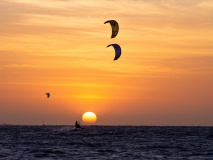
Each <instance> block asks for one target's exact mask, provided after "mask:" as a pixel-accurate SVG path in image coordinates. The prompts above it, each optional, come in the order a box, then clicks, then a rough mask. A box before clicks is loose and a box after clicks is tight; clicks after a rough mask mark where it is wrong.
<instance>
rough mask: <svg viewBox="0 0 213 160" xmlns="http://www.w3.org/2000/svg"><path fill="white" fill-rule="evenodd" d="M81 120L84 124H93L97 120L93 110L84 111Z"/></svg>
mask: <svg viewBox="0 0 213 160" xmlns="http://www.w3.org/2000/svg"><path fill="white" fill-rule="evenodd" d="M82 120H83V122H84V123H86V124H93V123H95V122H96V121H97V116H96V115H95V113H93V112H86V113H84V114H83V116H82Z"/></svg>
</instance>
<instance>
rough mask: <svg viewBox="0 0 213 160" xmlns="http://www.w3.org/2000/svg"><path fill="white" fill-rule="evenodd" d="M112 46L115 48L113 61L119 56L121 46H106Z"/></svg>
mask: <svg viewBox="0 0 213 160" xmlns="http://www.w3.org/2000/svg"><path fill="white" fill-rule="evenodd" d="M110 46H113V47H114V49H115V58H114V61H115V60H117V59H118V58H119V57H120V56H121V47H120V46H119V45H118V44H110V45H108V46H107V47H110Z"/></svg>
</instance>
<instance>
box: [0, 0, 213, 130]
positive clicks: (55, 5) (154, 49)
mask: <svg viewBox="0 0 213 160" xmlns="http://www.w3.org/2000/svg"><path fill="white" fill-rule="evenodd" d="M0 7H1V10H0V13H1V14H0V20H1V22H0V23H1V25H0V31H1V32H0V41H1V46H0V65H1V68H0V111H1V112H0V124H3V123H8V124H19V125H35V124H37V125H41V124H47V125H48V124H50V125H63V124H64V125H74V122H75V121H76V120H81V117H82V115H83V114H84V113H85V112H88V111H91V112H94V113H95V114H96V115H97V122H96V123H95V124H94V125H136V126H138V125H139V126H150V125H152V126H153V125H154V126H173V125H174V126H213V118H212V115H213V83H212V82H213V38H212V37H213V29H212V28H213V22H212V19H213V13H212V10H213V1H211V0H194V1H189V0H182V1H177V0H167V1H164V0H149V1H147V0H139V1H138V0H132V1H130V0H117V1H115V0H111V1H108V0H89V1H86V0H80V1H72V0H47V1H45V2H44V1H42V0H1V1H0ZM111 19H114V20H116V21H117V22H118V23H119V28H120V30H119V33H118V35H117V37H116V38H113V39H111V38H110V37H111V27H110V25H109V24H104V22H105V21H107V20H111ZM113 43H117V44H119V45H120V46H121V50H122V54H121V57H120V58H119V59H118V60H116V61H113V59H114V56H115V53H114V50H113V48H112V47H109V48H106V47H107V46H108V45H109V44H113ZM47 92H49V93H50V98H47V97H46V95H45V93H47Z"/></svg>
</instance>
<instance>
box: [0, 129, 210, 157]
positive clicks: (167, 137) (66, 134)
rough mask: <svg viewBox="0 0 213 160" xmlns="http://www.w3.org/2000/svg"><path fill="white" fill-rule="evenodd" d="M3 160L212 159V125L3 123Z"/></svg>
mask: <svg viewBox="0 0 213 160" xmlns="http://www.w3.org/2000/svg"><path fill="white" fill-rule="evenodd" d="M0 159H4V160H7V159H74V160H75V159H79V160H83V159H100V160H101V159H122V160H124V159H193V160H199V159H203V160H204V159H209V160H210V159H211V160H213V127H151V126H150V127H148V126H146V127H143V126H142V127H135V126H83V128H82V129H80V130H75V129H74V127H73V126H0Z"/></svg>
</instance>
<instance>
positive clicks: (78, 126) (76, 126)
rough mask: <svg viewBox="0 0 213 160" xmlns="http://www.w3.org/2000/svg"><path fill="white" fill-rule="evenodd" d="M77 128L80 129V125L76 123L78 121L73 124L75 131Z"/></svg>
mask: <svg viewBox="0 0 213 160" xmlns="http://www.w3.org/2000/svg"><path fill="white" fill-rule="evenodd" d="M77 128H81V126H80V124H79V123H78V121H76V122H75V129H77Z"/></svg>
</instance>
